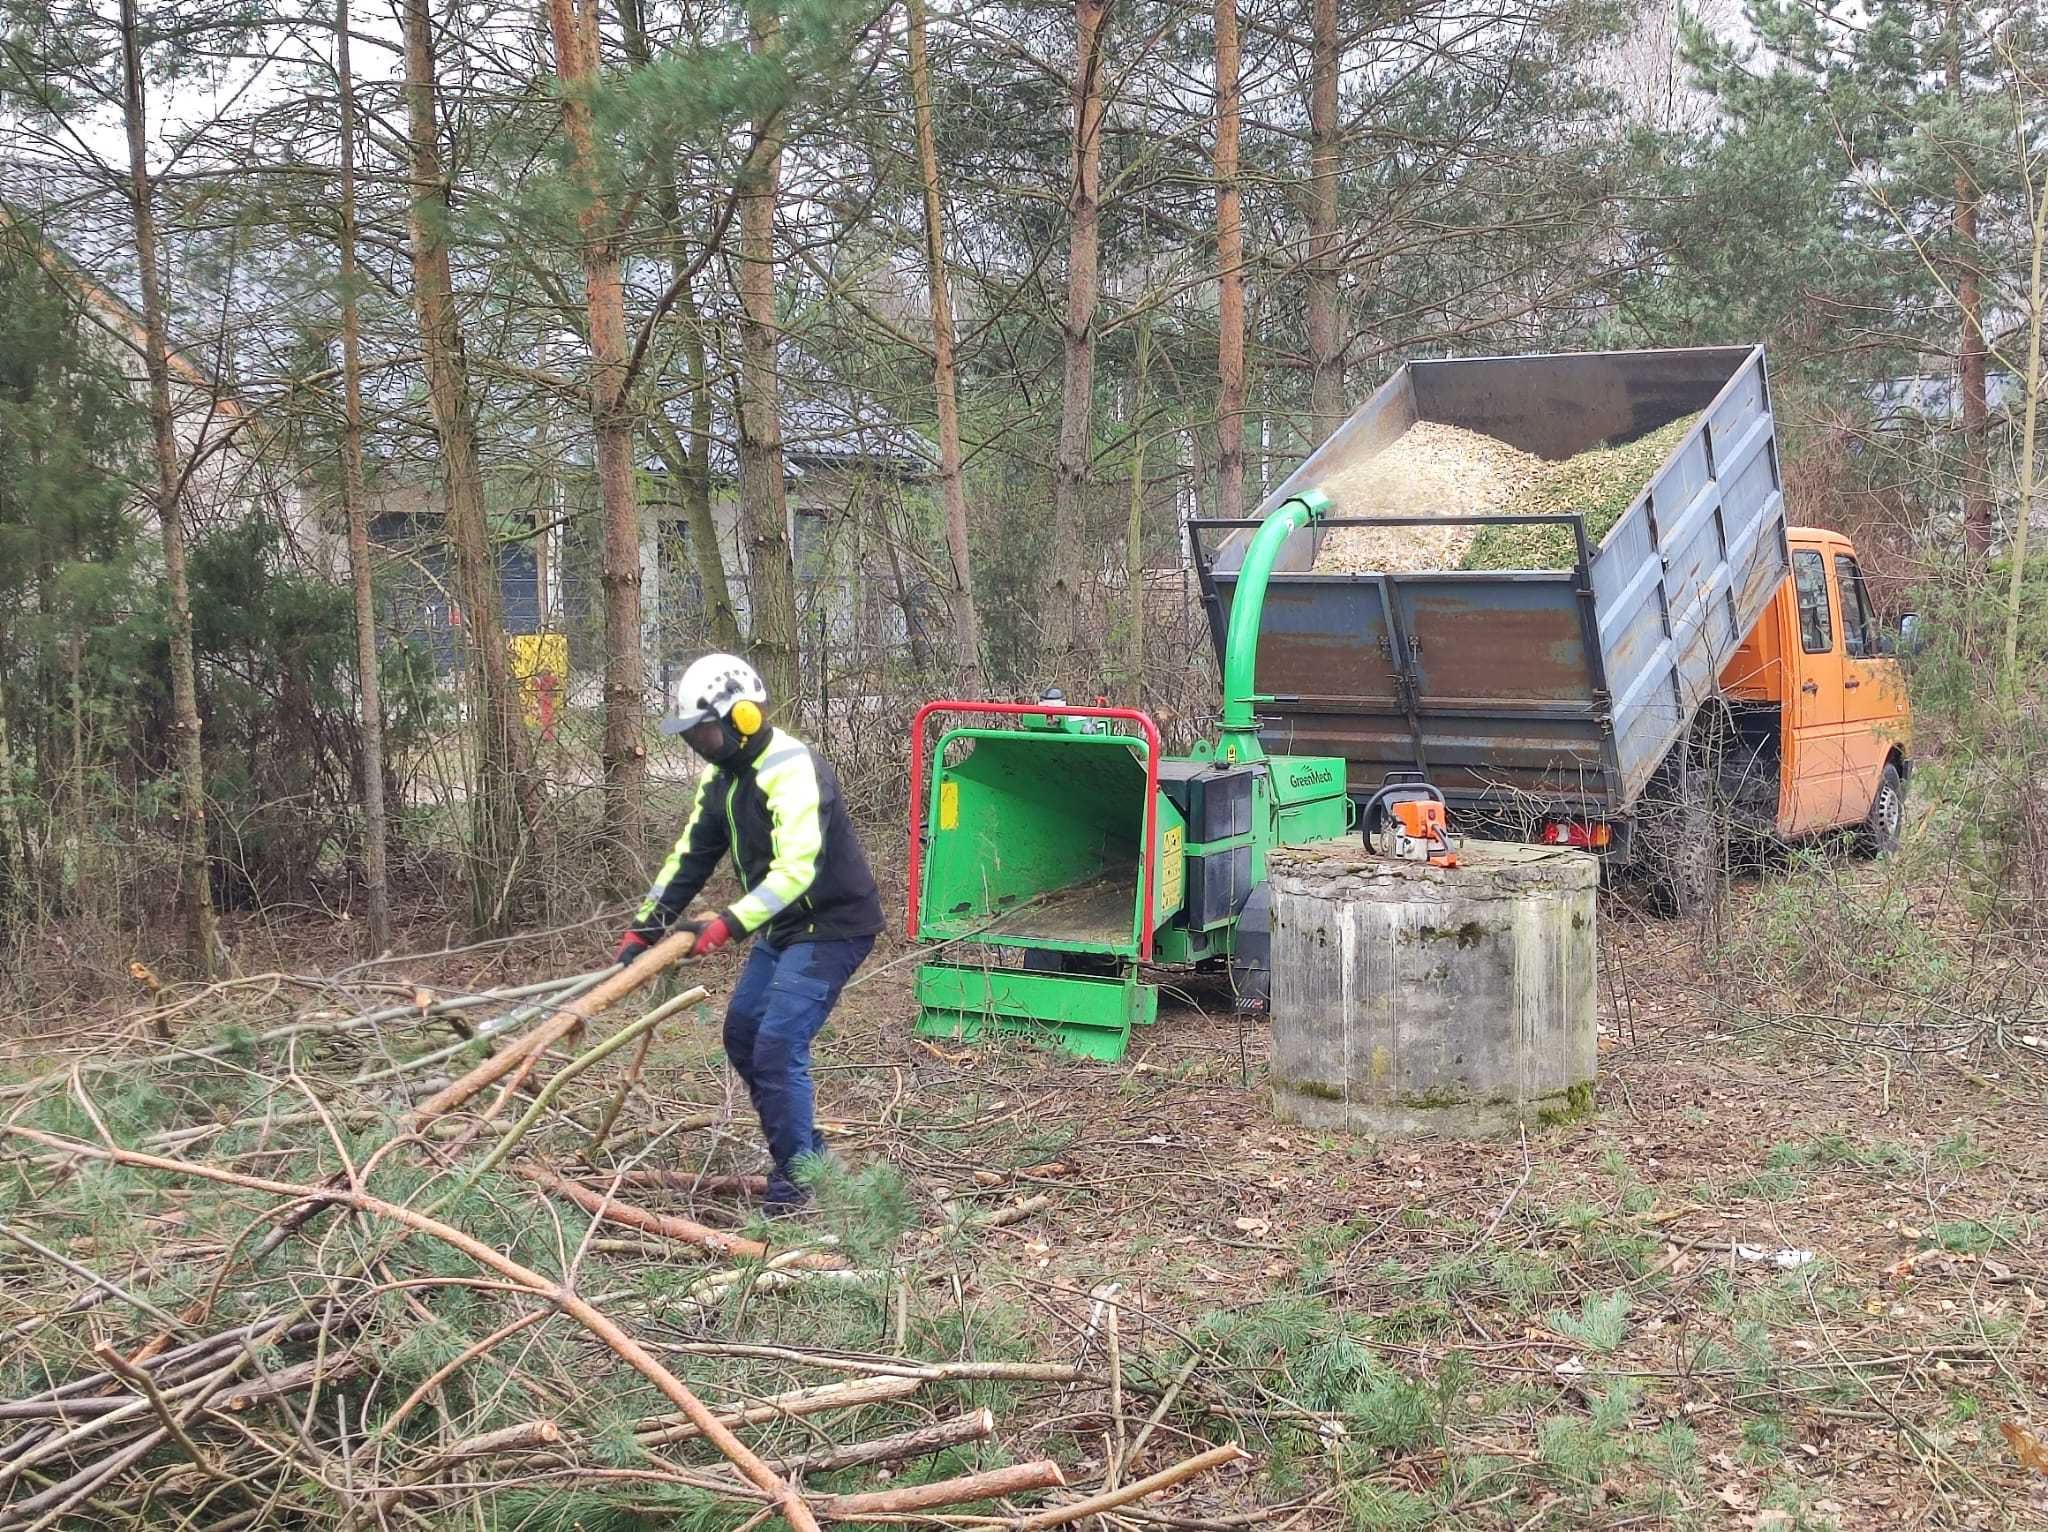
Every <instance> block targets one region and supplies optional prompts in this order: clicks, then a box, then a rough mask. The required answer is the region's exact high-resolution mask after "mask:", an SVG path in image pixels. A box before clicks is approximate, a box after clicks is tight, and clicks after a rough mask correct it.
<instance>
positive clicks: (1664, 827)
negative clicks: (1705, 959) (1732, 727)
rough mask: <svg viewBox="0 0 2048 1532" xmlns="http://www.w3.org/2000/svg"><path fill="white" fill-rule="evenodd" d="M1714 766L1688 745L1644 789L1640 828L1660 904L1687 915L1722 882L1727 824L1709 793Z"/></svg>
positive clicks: (1645, 865)
mask: <svg viewBox="0 0 2048 1532" xmlns="http://www.w3.org/2000/svg"><path fill="white" fill-rule="evenodd" d="M1712 781H1713V777H1712V774H1711V772H1710V770H1709V769H1708V768H1707V767H1706V766H1704V765H1703V764H1702V763H1700V762H1697V761H1695V760H1693V759H1692V755H1691V752H1690V751H1688V750H1686V749H1685V748H1684V747H1682V746H1681V747H1680V749H1679V750H1678V751H1677V752H1675V753H1674V758H1673V760H1672V761H1670V762H1668V763H1667V764H1666V767H1665V770H1664V771H1663V772H1662V773H1660V780H1659V781H1658V782H1657V783H1655V784H1654V785H1653V787H1652V789H1651V790H1650V791H1649V792H1648V793H1646V794H1645V795H1644V802H1643V807H1642V818H1641V819H1640V820H1639V821H1638V822H1637V827H1636V834H1637V836H1638V837H1639V840H1640V844H1641V847H1642V853H1643V871H1644V872H1645V873H1646V874H1647V876H1648V878H1649V883H1650V892H1651V895H1652V897H1653V898H1654V899H1655V901H1656V904H1657V907H1658V908H1659V909H1660V910H1662V911H1663V913H1665V914H1666V915H1671V916H1675V917H1677V918H1678V919H1681V920H1683V919H1686V918H1689V917H1691V916H1693V915H1697V914H1698V913H1699V912H1700V911H1701V910H1703V909H1705V908H1706V907H1707V906H1708V905H1709V904H1711V903H1712V902H1713V899H1714V894H1715V892H1716V891H1717V890H1718V889H1719V887H1720V884H1721V869H1722V857H1723V854H1724V849H1725V848H1724V846H1723V825H1722V822H1721V818H1720V816H1719V815H1718V814H1717V813H1716V812H1715V808H1714V803H1713V801H1712V798H1711V796H1710V793H1709V786H1710V784H1711V782H1712Z"/></svg>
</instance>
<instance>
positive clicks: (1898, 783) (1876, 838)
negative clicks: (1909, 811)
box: [1856, 761, 1906, 856]
mask: <svg viewBox="0 0 2048 1532" xmlns="http://www.w3.org/2000/svg"><path fill="white" fill-rule="evenodd" d="M1905 823H1906V779H1905V778H1904V777H1902V776H1900V775H1899V768H1898V765H1897V763H1895V762H1892V761H1886V762H1885V763H1884V775H1883V776H1881V777H1879V778H1878V779H1877V792H1876V794H1875V795H1873V796H1872V798H1871V800H1870V813H1869V815H1868V816H1867V817H1866V818H1865V819H1864V821H1863V828H1862V829H1860V830H1858V831H1857V832H1856V849H1857V850H1858V851H1860V852H1862V853H1863V854H1864V855H1865V856H1890V855H1891V854H1892V853H1893V852H1894V851H1896V850H1898V849H1899V832H1900V830H1901V829H1903V828H1904V827H1905Z"/></svg>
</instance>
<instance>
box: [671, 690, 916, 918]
mask: <svg viewBox="0 0 2048 1532" xmlns="http://www.w3.org/2000/svg"><path fill="white" fill-rule="evenodd" d="M728 851H729V852H731V853H732V859H733V865H734V866H735V867H737V868H738V870H739V877H740V883H741V885H742V886H743V887H744V888H745V890H746V892H745V893H743V894H741V895H740V897H739V898H737V899H735V900H734V901H733V902H732V904H731V905H729V906H728V907H727V908H726V909H724V910H723V911H721V912H720V913H721V914H723V915H724V916H725V920H726V924H727V926H729V927H730V928H731V930H732V933H733V935H735V936H743V935H746V934H748V933H749V932H753V931H762V932H763V933H764V937H765V939H766V940H768V941H771V942H773V943H774V944H775V945H776V946H778V947H784V946H788V945H789V944H790V943H791V942H807V941H836V940H839V939H842V938H845V937H854V936H874V935H876V934H877V933H879V932H880V931H881V929H882V902H881V899H880V896H878V895H877V894H876V892H875V879H874V874H873V873H871V872H870V871H869V870H868V861H867V857H866V855H865V854H864V853H863V852H862V851H861V848H860V842H859V840H858V839H856V838H855V836H854V833H853V823H852V821H851V820H850V819H848V818H847V814H846V805H845V804H844V803H843V802H842V801H841V800H840V796H839V778H838V776H837V775H835V774H834V772H833V770H832V767H831V765H830V764H829V763H828V762H827V761H826V760H825V759H824V757H823V756H821V755H819V754H818V753H817V752H816V751H814V750H813V749H811V747H810V746H809V745H806V744H805V743H804V742H803V741H802V740H800V739H797V738H796V737H795V736H794V735H790V734H785V733H784V732H783V731H782V730H780V729H764V730H763V731H762V732H761V733H760V734H758V735H756V736H755V737H754V738H753V739H751V740H749V741H748V742H747V745H746V748H745V749H744V750H742V751H741V752H740V754H739V755H738V756H737V757H735V758H734V759H733V760H731V761H728V762H726V763H725V764H723V765H720V766H714V767H710V768H708V769H707V770H706V771H705V772H704V774H703V776H701V777H699V778H698V780H697V796H696V799H695V801H694V802H693V803H692V804H691V806H690V817H689V819H688V820H687V821H685V822H684V825H683V833H682V834H681V835H680V836H679V837H677V839H676V844H675V849H674V850H673V851H671V852H670V853H669V855H668V860H667V861H666V862H664V863H662V866H661V871H660V872H659V873H658V874H656V875H655V879H654V886H653V887H652V888H650V889H648V891H647V898H646V899H645V901H643V902H642V904H641V906H640V909H639V913H638V914H637V915H636V916H635V917H634V920H635V924H634V929H635V930H637V931H638V932H639V933H640V934H641V935H642V936H644V937H646V938H647V939H648V940H650V941H654V940H657V939H659V937H660V936H661V934H662V932H663V931H665V930H667V928H668V926H669V925H670V923H671V922H673V921H674V920H675V919H676V918H677V917H678V916H680V915H681V914H682V913H683V911H684V910H686V909H688V908H689V905H690V901H691V900H692V899H694V898H696V897H697V894H698V891H699V890H700V889H702V888H703V887H704V884H705V882H706V880H708V879H709V878H710V876H711V874H712V873H713V872H714V871H715V870H716V869H717V867H718V863H719V860H720V859H721V858H722V857H723V856H725V854H726V853H727V852H728Z"/></svg>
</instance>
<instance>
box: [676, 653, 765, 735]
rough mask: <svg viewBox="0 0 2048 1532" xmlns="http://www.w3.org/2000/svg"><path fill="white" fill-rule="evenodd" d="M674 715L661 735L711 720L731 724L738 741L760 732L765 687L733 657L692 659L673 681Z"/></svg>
mask: <svg viewBox="0 0 2048 1532" xmlns="http://www.w3.org/2000/svg"><path fill="white" fill-rule="evenodd" d="M675 703H676V706H675V716H674V717H672V718H664V719H663V720H662V723H661V732H662V733H664V734H680V733H682V732H683V731H684V730H685V729H694V728H695V727H696V726H697V725H698V724H700V723H709V722H710V721H711V720H712V719H714V718H725V719H729V720H731V722H732V726H733V728H734V729H736V730H737V731H738V732H739V734H740V736H741V737H742V738H745V737H746V736H748V735H751V734H758V733H759V732H760V731H761V724H762V722H763V716H762V715H763V710H764V709H765V708H766V707H767V706H768V687H767V685H766V684H765V683H764V682H763V681H762V680H761V674H760V672H759V671H757V670H755V669H754V667H753V666H751V665H749V664H748V663H747V662H746V661H745V660H743V659H741V658H740V657H739V656H738V655H736V654H707V655H705V656H704V657H703V658H702V659H696V660H692V661H691V662H690V664H689V666H688V667H687V668H686V669H685V670H684V671H683V676H682V679H681V680H680V681H678V682H676V697H675Z"/></svg>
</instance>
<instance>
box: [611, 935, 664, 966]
mask: <svg viewBox="0 0 2048 1532" xmlns="http://www.w3.org/2000/svg"><path fill="white" fill-rule="evenodd" d="M653 945H654V943H652V942H650V941H649V940H648V939H647V938H646V937H644V936H642V935H641V934H640V933H639V932H638V931H628V932H627V933H626V934H625V935H624V936H622V937H620V938H619V950H618V951H617V952H614V953H613V954H612V957H613V959H614V960H615V961H616V962H617V963H618V965H619V966H620V967H621V968H626V967H629V966H631V964H632V962H633V960H634V959H635V958H637V957H639V956H640V954H641V953H643V952H645V951H646V950H647V949H648V948H649V947H651V946H653Z"/></svg>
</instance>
